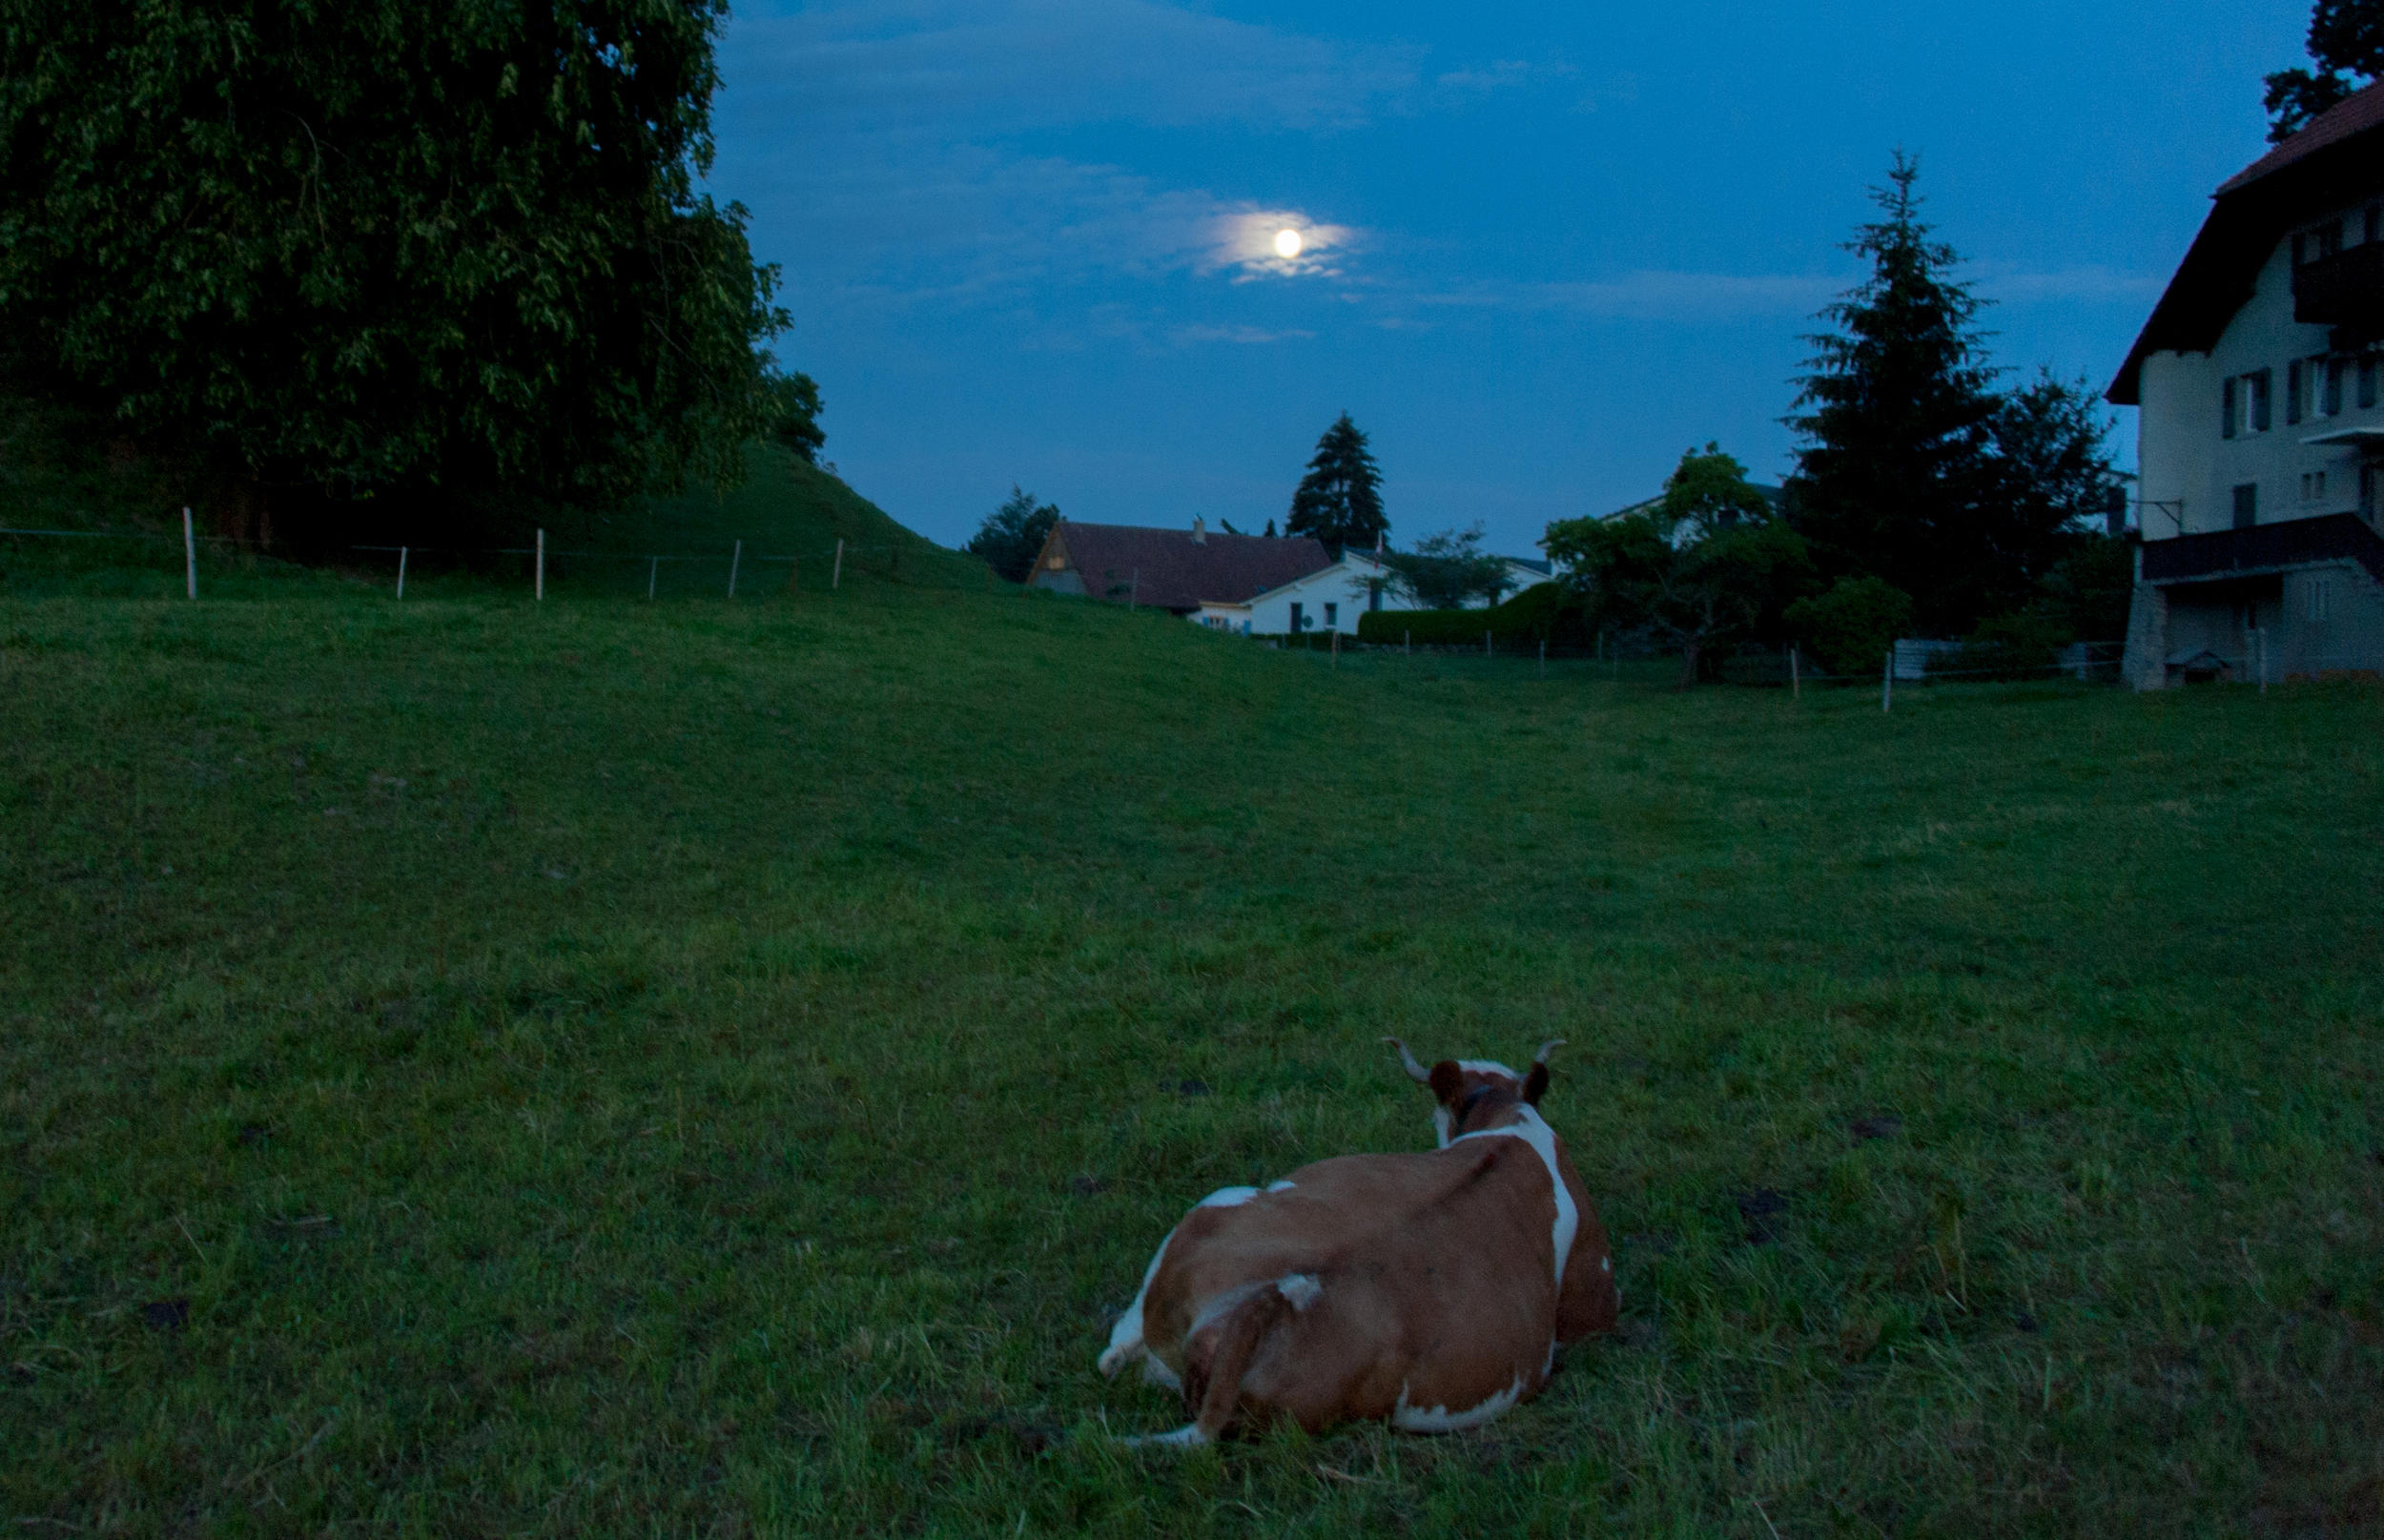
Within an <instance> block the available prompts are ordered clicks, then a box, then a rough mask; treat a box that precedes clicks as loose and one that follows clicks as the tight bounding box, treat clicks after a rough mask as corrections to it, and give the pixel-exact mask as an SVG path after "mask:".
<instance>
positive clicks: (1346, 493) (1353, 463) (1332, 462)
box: [1284, 412, 1390, 560]
mask: <svg viewBox="0 0 2384 1540" xmlns="http://www.w3.org/2000/svg"><path fill="white" fill-rule="evenodd" d="M1382 480H1383V473H1382V471H1381V469H1380V468H1379V467H1378V466H1376V465H1375V463H1374V457H1373V455H1372V454H1371V453H1369V452H1368V451H1367V444H1366V435H1365V434H1364V433H1363V432H1362V431H1360V430H1359V428H1358V425H1357V424H1356V423H1355V422H1352V421H1349V414H1348V413H1346V412H1344V413H1342V414H1341V416H1340V418H1339V419H1338V420H1337V421H1335V422H1334V423H1333V425H1332V426H1331V427H1329V428H1326V430H1325V436H1324V437H1323V438H1321V439H1319V440H1317V441H1316V458H1314V459H1313V460H1310V461H1309V462H1308V473H1307V474H1306V475H1305V476H1304V477H1302V478H1301V479H1300V489H1299V490H1298V491H1296V492H1294V493H1292V495H1291V516H1290V517H1289V518H1288V519H1286V520H1284V533H1285V534H1287V535H1313V536H1314V537H1315V538H1316V539H1318V540H1321V541H1323V542H1324V543H1325V548H1326V550H1328V551H1330V552H1332V554H1333V557H1334V559H1335V560H1339V558H1340V556H1341V553H1342V551H1343V549H1344V548H1345V547H1346V546H1350V545H1355V546H1358V547H1359V548H1361V549H1370V548H1371V547H1372V546H1373V545H1374V544H1375V542H1376V541H1377V540H1379V539H1380V538H1381V537H1382V536H1384V535H1386V534H1387V533H1388V532H1389V530H1390V521H1389V520H1388V519H1387V518H1386V517H1385V516H1384V514H1383V494H1382Z"/></svg>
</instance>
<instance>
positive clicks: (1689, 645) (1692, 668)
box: [1676, 636, 1697, 689]
mask: <svg viewBox="0 0 2384 1540" xmlns="http://www.w3.org/2000/svg"><path fill="white" fill-rule="evenodd" d="M1696 682H1697V639H1696V637H1694V636H1693V637H1690V638H1688V639H1687V640H1686V641H1684V642H1682V643H1681V644H1680V683H1679V685H1678V686H1677V687H1676V688H1681V689H1688V688H1692V687H1694V686H1695V685H1696Z"/></svg>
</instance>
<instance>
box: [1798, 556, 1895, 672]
mask: <svg viewBox="0 0 2384 1540" xmlns="http://www.w3.org/2000/svg"><path fill="white" fill-rule="evenodd" d="M1780 618H1781V621H1782V623H1783V624H1784V625H1785V626H1786V627H1787V630H1788V634H1789V637H1790V639H1791V640H1793V641H1794V642H1796V643H1797V644H1798V646H1800V647H1804V648H1805V649H1806V650H1807V652H1808V653H1809V654H1810V655H1811V656H1812V657H1813V658H1814V659H1816V660H1817V661H1818V662H1819V664H1820V665H1821V667H1824V668H1826V669H1828V670H1829V671H1830V672H1832V673H1837V674H1854V675H1857V676H1861V675H1864V674H1868V673H1871V672H1872V671H1874V670H1876V669H1878V668H1879V667H1881V666H1882V665H1884V664H1885V663H1886V661H1887V649H1888V648H1889V647H1894V646H1895V645H1896V638H1898V637H1900V636H1907V635H1909V634H1911V628H1912V596H1911V595H1910V594H1908V593H1906V592H1904V591H1903V590H1902V589H1901V588H1898V587H1894V586H1891V585H1888V584H1886V583H1883V582H1881V581H1880V579H1878V578H1875V577H1871V576H1868V575H1867V574H1866V575H1864V576H1861V577H1854V578H1839V580H1838V581H1837V582H1836V583H1835V584H1832V585H1830V589H1829V592H1827V593H1823V594H1815V595H1813V596H1811V597H1810V598H1805V599H1799V600H1797V601H1796V602H1795V603H1793V604H1791V605H1789V606H1787V608H1786V609H1784V610H1783V611H1781V615H1780Z"/></svg>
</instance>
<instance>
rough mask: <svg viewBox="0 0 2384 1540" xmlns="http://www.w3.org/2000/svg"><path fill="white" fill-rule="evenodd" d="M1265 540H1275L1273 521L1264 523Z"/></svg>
mask: <svg viewBox="0 0 2384 1540" xmlns="http://www.w3.org/2000/svg"><path fill="white" fill-rule="evenodd" d="M1265 538H1266V539H1268V540H1273V539H1274V538H1275V521H1274V520H1272V519H1269V520H1267V521H1266V536H1265Z"/></svg>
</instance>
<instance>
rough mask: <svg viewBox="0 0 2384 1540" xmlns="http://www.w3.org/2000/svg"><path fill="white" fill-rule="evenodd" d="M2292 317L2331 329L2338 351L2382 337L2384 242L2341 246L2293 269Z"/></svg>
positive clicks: (2372, 241)
mask: <svg viewBox="0 0 2384 1540" xmlns="http://www.w3.org/2000/svg"><path fill="white" fill-rule="evenodd" d="M2293 319H2295V320H2297V321H2302V322H2305V323H2307V324H2309V325H2312V326H2332V327H2333V328H2334V331H2335V345H2336V346H2337V347H2342V348H2348V347H2355V346H2358V345H2359V344H2361V343H2365V342H2372V341H2374V340H2375V339H2377V338H2379V337H2384V241H2376V240H2371V241H2368V242H2366V243H2365V244H2363V245H2358V246H2350V247H2346V248H2344V249H2343V250H2342V251H2339V252H2336V253H2335V254H2334V255H2333V256H2332V257H2319V258H2318V259H2317V260H2316V261H2314V262H2304V263H2303V264H2302V265H2301V266H2299V267H2296V268H2294V269H2293Z"/></svg>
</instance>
